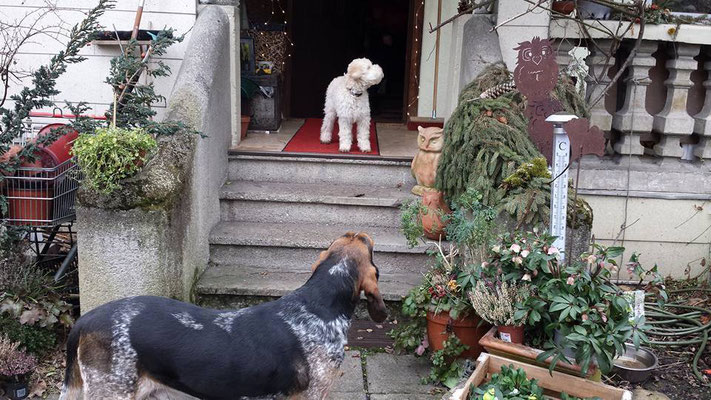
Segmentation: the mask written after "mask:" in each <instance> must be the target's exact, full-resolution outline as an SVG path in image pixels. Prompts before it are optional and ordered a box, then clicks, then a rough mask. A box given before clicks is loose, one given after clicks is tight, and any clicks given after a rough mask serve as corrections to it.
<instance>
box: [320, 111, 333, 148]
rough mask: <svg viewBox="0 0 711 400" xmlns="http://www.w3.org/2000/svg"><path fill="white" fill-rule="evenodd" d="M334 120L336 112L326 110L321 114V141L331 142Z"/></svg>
mask: <svg viewBox="0 0 711 400" xmlns="http://www.w3.org/2000/svg"><path fill="white" fill-rule="evenodd" d="M334 122H336V113H335V112H333V111H326V114H325V115H324V116H323V123H322V124H321V138H320V139H321V143H331V138H332V135H333V123H334Z"/></svg>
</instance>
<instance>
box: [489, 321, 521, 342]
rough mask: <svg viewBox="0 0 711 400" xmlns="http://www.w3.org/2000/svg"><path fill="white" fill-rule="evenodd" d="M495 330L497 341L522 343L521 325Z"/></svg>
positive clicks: (505, 326) (498, 327) (501, 327)
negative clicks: (497, 334)
mask: <svg viewBox="0 0 711 400" xmlns="http://www.w3.org/2000/svg"><path fill="white" fill-rule="evenodd" d="M496 330H497V332H498V333H499V339H501V340H503V341H504V342H506V343H518V344H522V343H523V325H521V326H513V325H504V326H497V327H496Z"/></svg>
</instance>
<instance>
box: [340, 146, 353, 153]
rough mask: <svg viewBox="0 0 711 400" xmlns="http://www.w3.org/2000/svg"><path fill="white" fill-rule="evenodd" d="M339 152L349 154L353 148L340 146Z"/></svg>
mask: <svg viewBox="0 0 711 400" xmlns="http://www.w3.org/2000/svg"><path fill="white" fill-rule="evenodd" d="M338 151H340V152H341V153H348V152H349V151H351V146H348V147H346V146H339V147H338Z"/></svg>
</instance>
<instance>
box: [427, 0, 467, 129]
mask: <svg viewBox="0 0 711 400" xmlns="http://www.w3.org/2000/svg"><path fill="white" fill-rule="evenodd" d="M439 1H441V2H442V15H441V20H442V21H444V20H446V19H448V18H450V17H452V16H453V15H456V14H457V2H456V1H454V0H425V15H424V23H423V29H422V55H421V57H420V74H419V78H420V92H419V93H420V94H419V96H420V97H419V100H418V103H417V116H419V117H432V116H433V115H432V100H433V98H434V96H433V91H434V82H435V76H434V70H435V53H436V51H435V43H436V38H437V32H433V33H429V31H430V24H431V25H432V26H435V25H437V6H438V2H439ZM452 29H453V28H452V24H447V25H445V26H444V27H442V28H441V29H440V41H439V70H438V77H437V81H438V84H437V85H438V86H437V87H438V88H437V91H438V93H437V110H438V112H437V114H438V115H436V117H444V116H445V113H446V112H447V110H448V109H449V107H448V105H449V100H448V96H455V97H456V96H457V95H458V93H454V94H453V93H449V92H448V90H447V77H448V76H450V75H451V74H452V59H453V57H452V54H451V48H452V44H451V43H452V39H453V36H454V35H453V31H452Z"/></svg>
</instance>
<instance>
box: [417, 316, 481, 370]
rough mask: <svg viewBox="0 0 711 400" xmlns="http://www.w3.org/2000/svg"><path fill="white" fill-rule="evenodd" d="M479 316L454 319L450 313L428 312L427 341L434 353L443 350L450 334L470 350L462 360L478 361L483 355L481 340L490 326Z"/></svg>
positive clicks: (463, 354) (464, 354) (463, 355)
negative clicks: (480, 355) (480, 354)
mask: <svg viewBox="0 0 711 400" xmlns="http://www.w3.org/2000/svg"><path fill="white" fill-rule="evenodd" d="M480 322H482V320H481V318H479V316H478V315H476V314H472V315H469V316H467V317H464V318H459V319H452V318H450V317H449V313H448V312H441V313H439V314H435V313H433V312H430V311H428V312H427V340H428V341H429V345H430V348H431V349H432V350H433V351H436V350H442V348H444V341H445V340H446V339H447V338H448V337H449V334H450V332H451V333H454V335H455V336H456V337H457V338H459V340H460V341H461V342H462V343H463V344H466V345H467V346H469V350H466V351H465V352H464V353H462V355H461V357H462V358H472V359H476V358H477V357H479V353H481V346H480V345H479V340H480V339H481V338H482V337H483V336H484V335H485V334H486V331H487V330H488V329H489V326H488V325H487V324H486V323H485V322H484V323H483V324H481V325H480Z"/></svg>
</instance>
